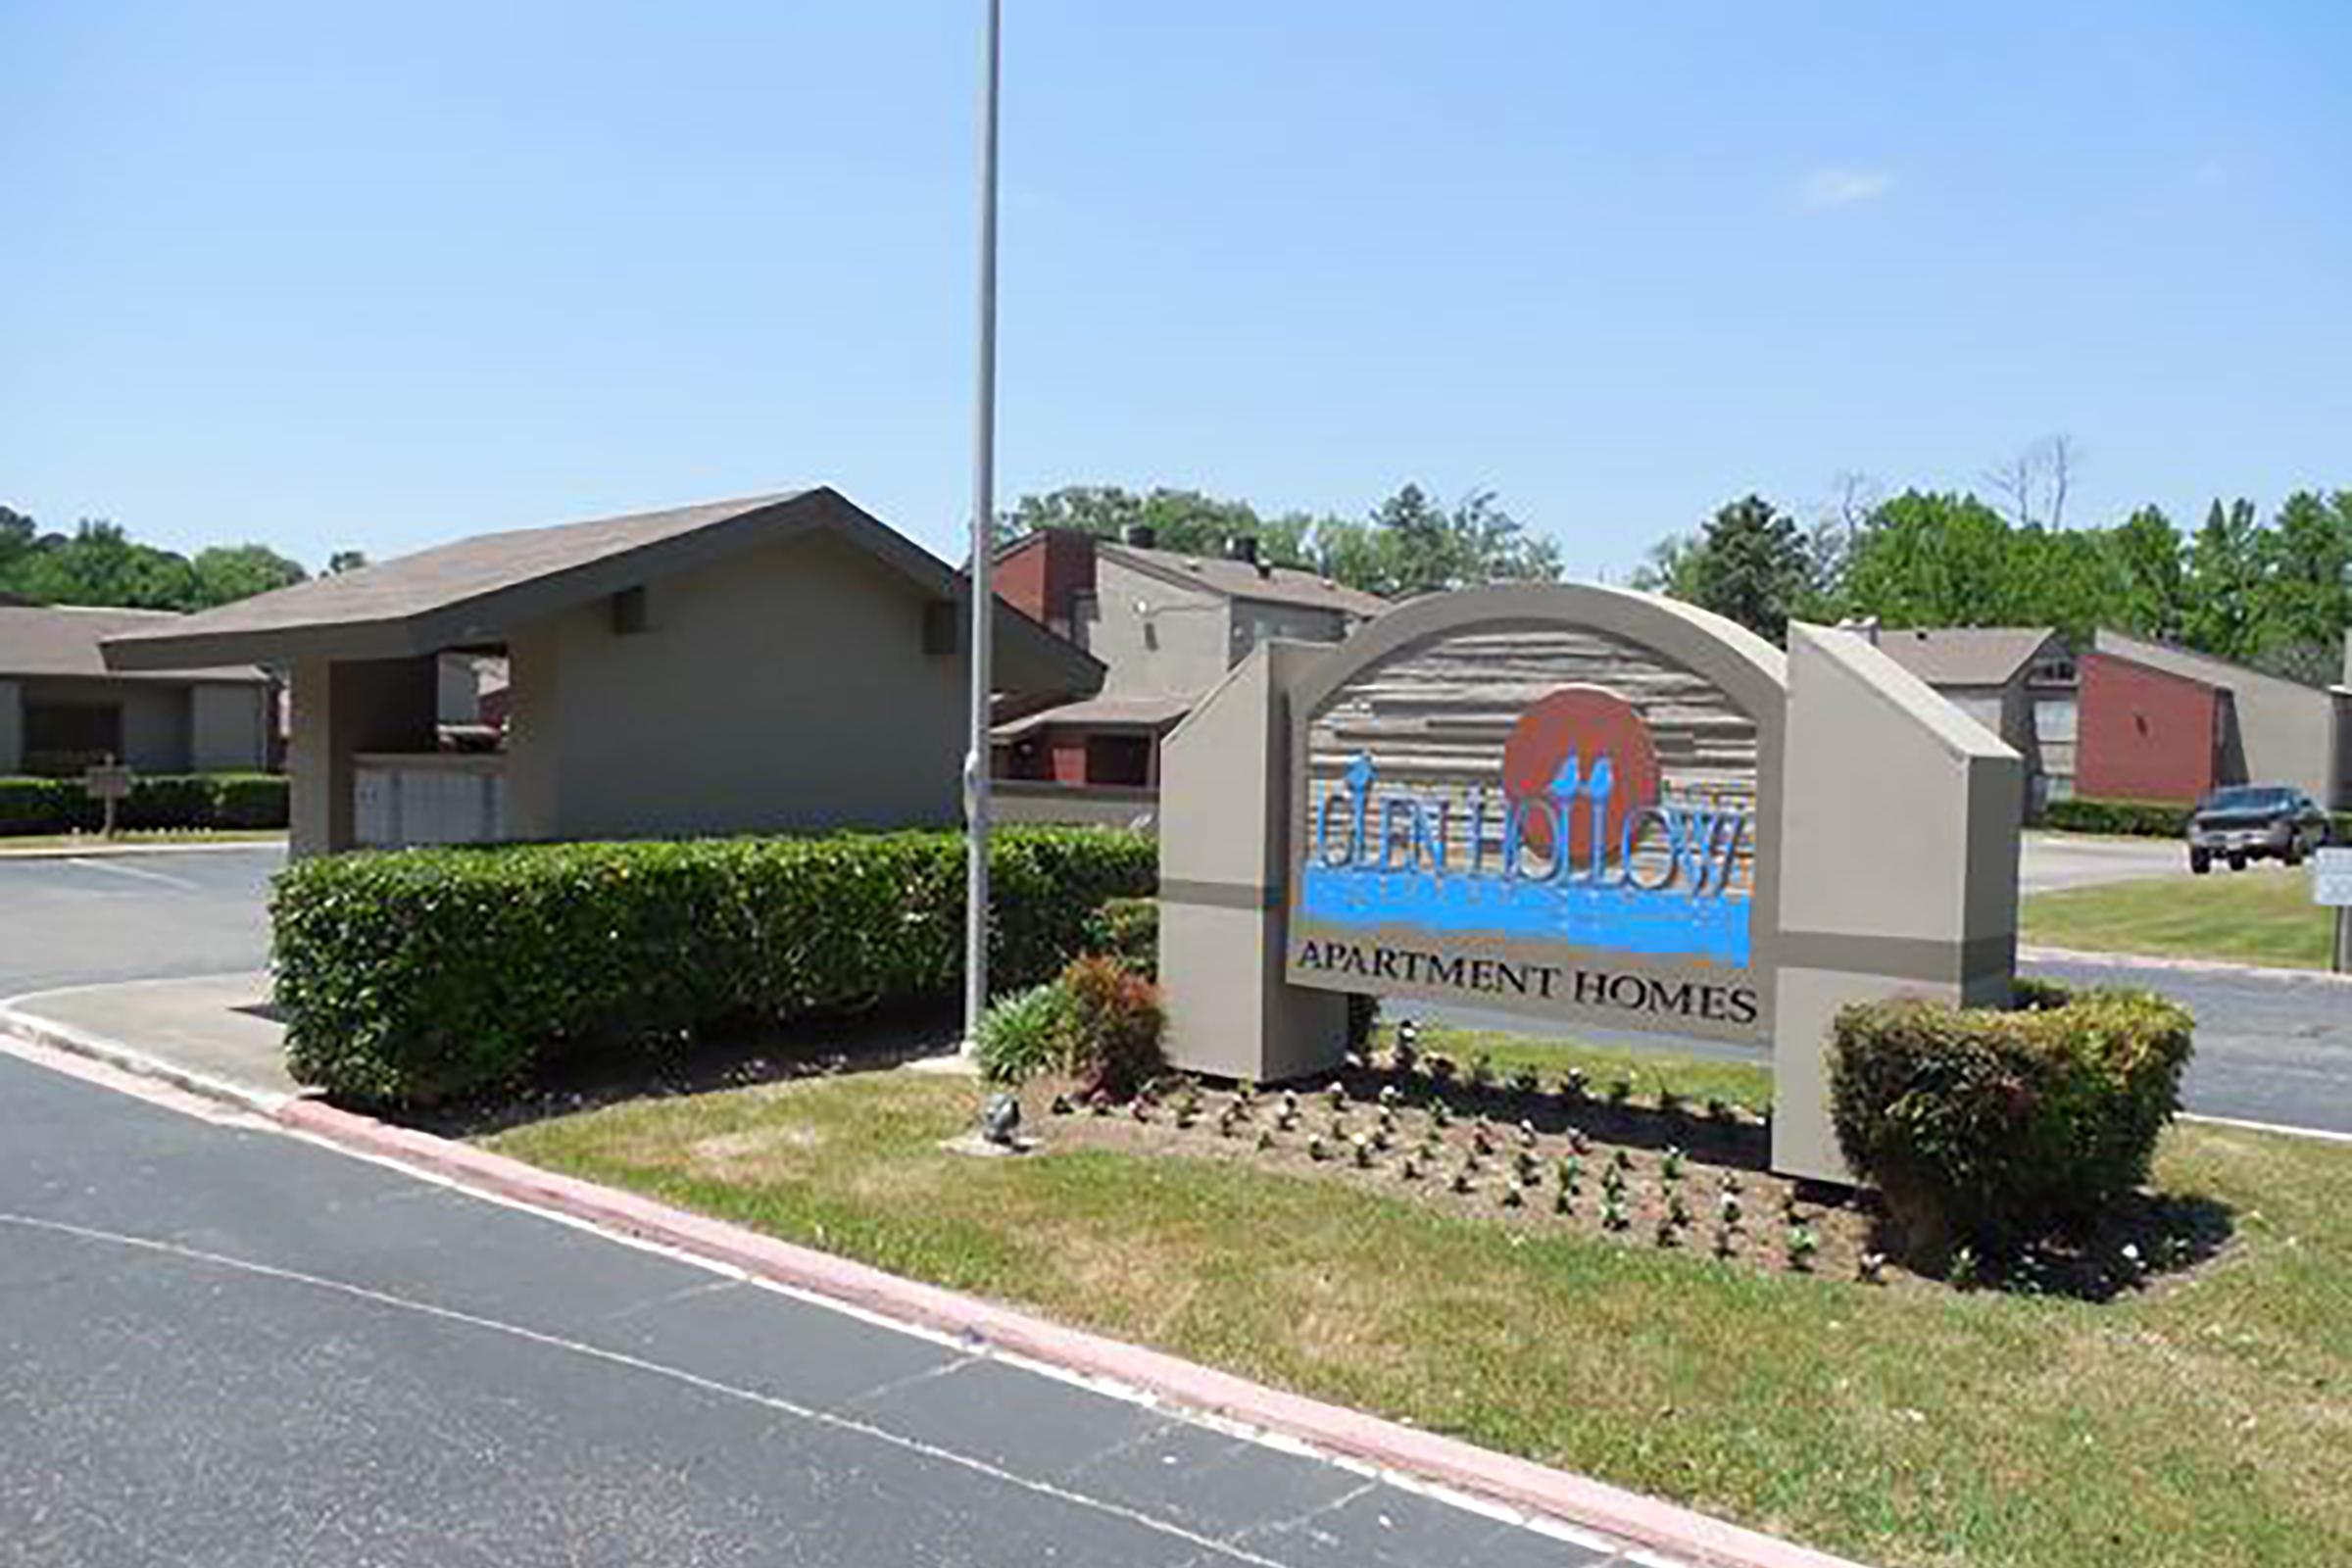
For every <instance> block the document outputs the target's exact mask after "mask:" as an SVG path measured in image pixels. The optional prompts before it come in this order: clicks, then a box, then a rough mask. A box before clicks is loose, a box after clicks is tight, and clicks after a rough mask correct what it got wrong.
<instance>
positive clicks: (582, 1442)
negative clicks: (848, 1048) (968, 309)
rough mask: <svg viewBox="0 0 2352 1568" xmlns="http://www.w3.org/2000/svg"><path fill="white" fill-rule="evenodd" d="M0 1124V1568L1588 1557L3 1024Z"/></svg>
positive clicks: (1487, 1561)
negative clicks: (129, 1071) (469, 1187)
mask: <svg viewBox="0 0 2352 1568" xmlns="http://www.w3.org/2000/svg"><path fill="white" fill-rule="evenodd" d="M0 1151H5V1152H6V1154H5V1159H4V1160H0V1560H4V1561H6V1562H7V1563H8V1564H10V1565H11V1568H51V1565H61V1568H62V1565H66V1564H72V1565H73V1568H151V1565H163V1564H174V1565H189V1564H197V1565H229V1564H298V1563H331V1564H335V1565H336V1568H405V1565H415V1568H469V1565H479V1568H534V1565H539V1564H547V1565H551V1568H552V1565H558V1564H563V1565H578V1564H584V1563H593V1564H600V1565H602V1564H648V1565H659V1568H706V1565H734V1564H753V1563H761V1564H765V1563H773V1564H794V1565H820V1564H858V1565H870V1564H884V1563H939V1564H949V1563H954V1564H969V1565H974V1568H985V1565H991V1564H1005V1565H1007V1568H1010V1565H1020V1568H1035V1565H1038V1564H1046V1563H1070V1564H1094V1563H1103V1564H1136V1565H1169V1568H1173V1565H1177V1564H1200V1565H1204V1568H1208V1565H1218V1564H1248V1565H1254V1568H1267V1565H1285V1568H1289V1565H1299V1568H1305V1565H1310V1564H1350V1565H1355V1564H1397V1565H1404V1564H1416V1565H1428V1568H1435V1565H1444V1564H1458V1565H1465V1568H1466V1565H1470V1564H1478V1565H1480V1568H1513V1565H1522V1564H1525V1565H1534V1564H1551V1565H1577V1564H1592V1563H1598V1562H1602V1561H1605V1560H1608V1559H1609V1558H1610V1557H1611V1556H1612V1553H1611V1552H1610V1551H1608V1550H1606V1549H1601V1548H1600V1547H1598V1546H1597V1545H1596V1544H1576V1543H1572V1542H1569V1541H1567V1540H1563V1539H1560V1538H1558V1537H1556V1536H1552V1535H1546V1534H1540V1533H1538V1532H1536V1531H1533V1530H1529V1529H1524V1528H1520V1527H1518V1526H1515V1525H1511V1524H1507V1523H1504V1522H1501V1521H1498V1520H1496V1519H1494V1518H1490V1517H1488V1516H1486V1515H1484V1514H1482V1513H1478V1512H1473V1511H1471V1510H1468V1509H1464V1508H1460V1507H1456V1506H1453V1505H1451V1504H1449V1503H1446V1502H1443V1501H1440V1500H1437V1499H1434V1498H1431V1497H1429V1496H1426V1495H1421V1494H1418V1493H1415V1492H1412V1491H1408V1490H1405V1489H1403V1488H1400V1487H1397V1486H1395V1485H1392V1484H1390V1483H1387V1482H1384V1481H1381V1480H1378V1479H1376V1478H1372V1477H1368V1476H1365V1475H1363V1474H1360V1473H1357V1472H1355V1471H1352V1470H1348V1469H1345V1468H1341V1467H1339V1466H1336V1465H1333V1464H1330V1463H1327V1462H1324V1461H1322V1460H1319V1459H1315V1458H1312V1457H1307V1456H1303V1455H1299V1454H1296V1453H1291V1452H1285V1451H1280V1450H1277V1449H1275V1448H1271V1447H1268V1446H1262V1445H1260V1444H1257V1443H1254V1442H1251V1441H1250V1440H1247V1439H1244V1438H1240V1437H1236V1436H1233V1435H1231V1434H1229V1433H1225V1432H1220V1431H1216V1430H1212V1429H1210V1428H1208V1427H1205V1426H1201V1425H1198V1424H1195V1423H1192V1422H1189V1421H1186V1420H1183V1419H1180V1418H1177V1417H1174V1416H1170V1415H1168V1414H1166V1413H1164V1412H1160V1411H1155V1410H1152V1409H1151V1408H1148V1407H1145V1406H1143V1405H1139V1404H1136V1403H1133V1402H1130V1401H1128V1400H1125V1399H1121V1398H1117V1397H1111V1396H1109V1395H1107V1394H1104V1393H1100V1392H1096V1391H1094V1390H1092V1389H1088V1388H1082V1387H1078V1386H1075V1385H1073V1384H1070V1383H1068V1382H1064V1381H1061V1380H1058V1379H1055V1378H1052V1377H1048V1376H1046V1375H1044V1374H1041V1373H1038V1372H1034V1371H1030V1370H1026V1369H1024V1368H1021V1367H1019V1366H1016V1365H1011V1364H1008V1363H1005V1362H1003V1361H1000V1360H994V1359H991V1358H988V1357H986V1356H981V1355H975V1354H972V1353H969V1352H967V1351H966V1350H964V1349H962V1348H956V1347H952V1346H947V1345H942V1344H939V1343H936V1342H934V1341H932V1340H929V1339H925V1338H921V1337H917V1336H914V1335H911V1334H907V1333H904V1332H901V1331H898V1330H895V1329H890V1328H885V1327H881V1326H878V1325H876V1324H874V1323H872V1322H869V1321H867V1320H864V1319H860V1318H857V1317H853V1316H851V1315H848V1314H846V1313H842V1312H839V1311H836V1310H833V1309H831V1308H829V1307H825V1306H821V1305H817V1304H814V1303H811V1302H809V1301H806V1300H802V1299H797V1298H794V1297H789V1296H786V1295H784V1294H782V1293H780V1292H775V1291H770V1290H767V1289H765V1288H763V1287H760V1286H757V1285H752V1284H748V1283H745V1282H743V1281H741V1280H739V1279H735V1278H732V1277H729V1276H725V1275H721V1274H715V1273H712V1272H711V1271H709V1270H706V1269H703V1268H700V1267H696V1266H694V1265H691V1264H688V1263H685V1262H683V1261H679V1260H676V1259H673V1258H670V1257H667V1256H663V1255H660V1254H657V1253H654V1252H650V1251H647V1250H640V1249H637V1248H632V1247H628V1246H625V1245H622V1244H620V1243H617V1242H614V1241H611V1240H609V1239H606V1238H604V1237H601V1236H598V1235H596V1234H594V1233H592V1232H588V1231H585V1230H582V1229H579V1228H576V1227H573V1226H569V1225H565V1224H562V1223H559V1222H557V1221H554V1220H551V1219H547V1218H545V1217H542V1216H539V1215H535V1214H531V1213H527V1212H524V1211H520V1210H516V1209H514V1208H509V1207H505V1206H502V1205H498V1204H494V1203H491V1202H488V1201H482V1200H478V1199H474V1198H471V1197H468V1196H466V1195H464V1194H461V1193H458V1192H455V1191H453V1190H451V1189H448V1188H445V1187H441V1186H438V1185H434V1184H429V1183H426V1182H423V1181H420V1180H417V1179H415V1178H412V1177H410V1176H408V1175H406V1174H404V1173H401V1172H399V1171H395V1170H392V1169H389V1168H387V1167H384V1166H381V1165H376V1164H372V1163H368V1162H366V1161H361V1160H357V1159H352V1158H348V1157H345V1156H343V1155H340V1154H337V1153H334V1152H330V1151H327V1150H324V1149H321V1148H319V1147H318V1146H315V1145H311V1144H307V1143H303V1142H301V1141H298V1140H296V1139H293V1138H289V1137H286V1136H283V1135H280V1134H276V1133H272V1132H268V1131H263V1130H259V1129H244V1128H239V1127H233V1126H225V1125H221V1124H218V1123H214V1122H209V1121H205V1120H201V1119H198V1118H195V1117H192V1116H187V1115H184V1114H182V1113H180V1112H178V1111H175V1110H172V1109H167V1108H164V1107H162V1106H158V1105H155V1104H151V1103H146V1102H144V1101H140V1100H134V1099H129V1098H126V1097H123V1096H119V1095H117V1094H115V1093H113V1092H112V1091H109V1090H105V1089H101V1088H97V1087H94V1086H92V1085H89V1084H85V1083H82V1082H79V1081H77V1080H74V1079H71V1078H67V1077H63V1076H60V1075H57V1074H53V1073H51V1072H48V1071H47V1070H45V1069H42V1068H39V1067H36V1066H33V1065H31V1064H29V1063H27V1062H25V1061H23V1060H21V1059H19V1058H16V1057H12V1056H8V1055H6V1054H0Z"/></svg>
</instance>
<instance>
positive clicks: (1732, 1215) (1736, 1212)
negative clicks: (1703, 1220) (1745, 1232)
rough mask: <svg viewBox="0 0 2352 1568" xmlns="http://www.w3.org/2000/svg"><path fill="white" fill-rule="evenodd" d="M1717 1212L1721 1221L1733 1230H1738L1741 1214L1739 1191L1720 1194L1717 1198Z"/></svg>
mask: <svg viewBox="0 0 2352 1568" xmlns="http://www.w3.org/2000/svg"><path fill="white" fill-rule="evenodd" d="M1715 1213H1716V1217H1717V1219H1718V1220H1719V1222H1720V1223H1722V1224H1724V1225H1726V1226H1729V1227H1730V1228H1731V1229H1733V1230H1738V1229H1739V1228H1740V1214H1741V1209H1740V1195H1739V1194H1738V1193H1723V1194H1719V1195H1718V1196H1717V1197H1716V1200H1715Z"/></svg>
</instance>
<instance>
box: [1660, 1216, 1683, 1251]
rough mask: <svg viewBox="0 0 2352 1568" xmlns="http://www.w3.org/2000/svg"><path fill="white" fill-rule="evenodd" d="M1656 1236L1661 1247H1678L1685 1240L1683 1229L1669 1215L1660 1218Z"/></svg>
mask: <svg viewBox="0 0 2352 1568" xmlns="http://www.w3.org/2000/svg"><path fill="white" fill-rule="evenodd" d="M1654 1236H1655V1240H1656V1242H1657V1244H1658V1245H1659V1246H1660V1247H1673V1246H1676V1245H1678V1244H1679V1243H1680V1242H1681V1241H1682V1239H1683V1233H1682V1228H1681V1227H1680V1226H1678V1225H1676V1224H1675V1223H1674V1220H1673V1218H1672V1217H1671V1216H1668V1215H1661V1216H1659V1219H1658V1223H1657V1228H1656V1231H1655V1233H1654Z"/></svg>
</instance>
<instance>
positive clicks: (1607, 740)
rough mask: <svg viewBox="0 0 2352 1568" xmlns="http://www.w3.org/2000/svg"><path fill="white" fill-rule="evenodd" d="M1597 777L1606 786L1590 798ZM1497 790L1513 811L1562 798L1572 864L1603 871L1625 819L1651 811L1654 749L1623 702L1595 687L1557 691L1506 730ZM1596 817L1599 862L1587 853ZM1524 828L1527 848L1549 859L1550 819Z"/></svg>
mask: <svg viewBox="0 0 2352 1568" xmlns="http://www.w3.org/2000/svg"><path fill="white" fill-rule="evenodd" d="M1604 769H1605V776H1606V784H1605V786H1604V787H1603V788H1601V789H1599V790H1595V789H1593V781H1594V779H1595V778H1596V776H1600V775H1601V774H1602V772H1603V770H1604ZM1563 786H1564V787H1565V788H1563ZM1502 790H1503V794H1504V796H1505V797H1506V798H1508V799H1509V800H1510V802H1511V803H1512V804H1513V805H1514V806H1516V805H1518V804H1519V803H1520V802H1522V801H1529V800H1545V801H1549V800H1558V799H1560V798H1561V797H1562V796H1563V795H1565V796H1566V798H1567V801H1568V802H1572V803H1573V804H1572V805H1569V806H1568V808H1567V809H1566V810H1565V813H1564V814H1565V815H1566V816H1567V817H1568V822H1569V828H1568V833H1569V837H1568V846H1569V855H1570V858H1571V860H1573V861H1574V863H1576V864H1578V865H1593V864H1595V863H1606V862H1607V861H1610V860H1614V859H1615V858H1617V853H1618V850H1619V848H1620V846H1621V845H1622V844H1623V843H1624V835H1625V824H1626V819H1627V818H1629V817H1631V816H1632V815H1633V814H1634V813H1635V812H1637V811H1640V810H1643V809H1647V808H1649V807H1652V806H1655V805H1657V804H1658V749H1657V746H1656V744H1655V743H1654V742H1652V741H1651V739H1650V735H1649V725H1648V724H1647V723H1645V722H1644V721H1643V720H1642V715H1641V714H1640V713H1638V712H1636V711H1634V707H1633V705H1632V704H1631V703H1628V702H1627V701H1626V700H1625V699H1624V698H1622V697H1619V696H1617V695H1616V694H1615V693H1614V692H1608V691H1603V690H1602V689H1601V688H1600V687H1598V686H1563V687H1561V688H1560V689H1559V690H1557V691H1555V692H1552V693H1551V694H1549V695H1548V696H1545V697H1544V698H1541V699H1539V700H1538V701H1537V702H1535V703H1534V704H1532V705H1530V707H1529V708H1528V710H1527V711H1525V712H1523V713H1521V714H1520V715H1519V721H1518V722H1517V723H1515V724H1513V725H1512V726H1511V733H1510V737H1509V738H1508V739H1507V740H1505V741H1504V742H1503V746H1502ZM1580 795H1581V796H1584V797H1587V798H1591V797H1593V796H1597V797H1598V805H1599V807H1600V809H1599V810H1598V811H1593V810H1588V809H1585V801H1584V800H1582V799H1579V796H1580ZM1596 816H1597V817H1599V818H1600V823H1599V825H1600V844H1601V860H1600V861H1598V862H1596V861H1595V860H1594V859H1593V826H1594V818H1595V817H1596ZM1524 821H1525V827H1524V832H1525V834H1526V837H1527V842H1528V844H1529V845H1530V846H1531V847H1533V848H1534V849H1535V850H1536V851H1537V852H1538V853H1540V854H1544V855H1548V854H1550V853H1551V839H1552V822H1553V814H1552V812H1550V811H1548V810H1544V811H1530V812H1528V813H1527V814H1526V817H1525V818H1524Z"/></svg>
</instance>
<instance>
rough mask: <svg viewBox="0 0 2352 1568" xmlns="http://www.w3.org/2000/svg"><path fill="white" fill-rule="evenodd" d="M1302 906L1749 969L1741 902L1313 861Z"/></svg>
mask: <svg viewBox="0 0 2352 1568" xmlns="http://www.w3.org/2000/svg"><path fill="white" fill-rule="evenodd" d="M1299 909H1300V912H1301V913H1303V914H1306V915H1309V916H1311V917H1312V918H1314V919H1317V920H1322V921H1325V922H1327V923H1329V924H1332V925H1344V926H1367V927H1368V926H1382V925H1411V926H1419V927H1421V928H1422V929H1424V930H1428V931H1457V932H1480V933H1484V934H1487V935H1490V936H1505V937H1519V938H1529V939H1535V940H1539V941H1546V942H1564V943H1568V944H1570V945H1572V946H1575V947H1580V948H1607V949H1611V950H1614V951H1616V952H1619V953H1639V954H1643V955H1647V956H1657V957H1691V958H1705V959H1708V960H1710V961H1712V962H1716V963H1724V964H1730V965H1732V966H1734V967H1737V968H1745V967H1747V956H1748V940H1747V901H1746V900H1745V899H1738V900H1734V899H1724V898H1700V899H1693V898H1691V897H1688V896H1687V895H1677V894H1673V893H1643V892H1640V891H1638V890H1636V889H1633V888H1628V887H1624V886H1622V885H1605V884H1604V885H1601V886H1597V887H1596V886H1594V885H1593V884H1591V883H1586V882H1529V881H1525V880H1520V879H1512V880H1505V879H1504V878H1501V877H1461V876H1454V877H1441V876H1436V875H1433V874H1431V873H1429V872H1427V871H1409V870H1397V871H1381V870H1374V869H1370V868H1366V867H1358V866H1329V865H1314V864H1309V865H1308V866H1306V867H1305V870H1304V874H1303V876H1302V877H1301V879H1300V885H1299Z"/></svg>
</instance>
